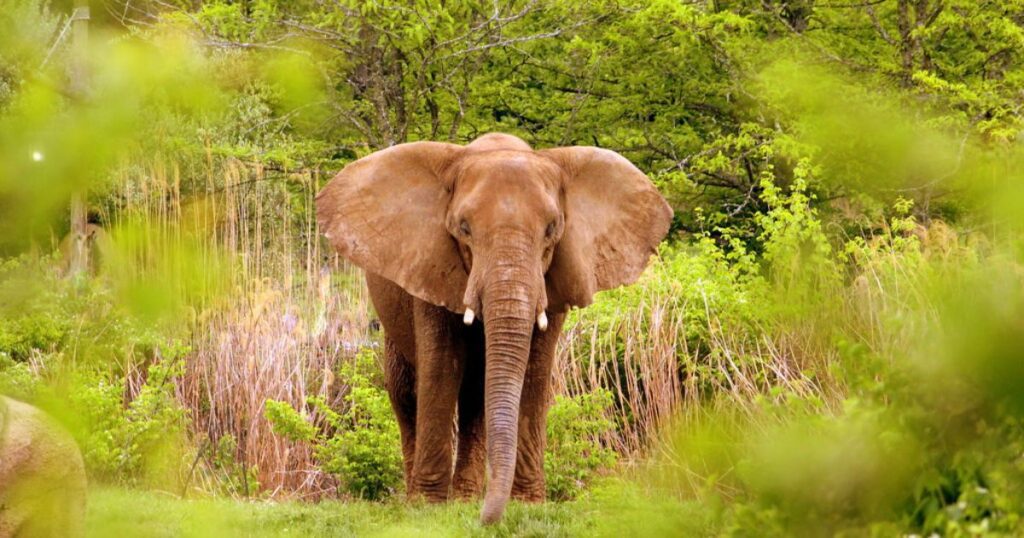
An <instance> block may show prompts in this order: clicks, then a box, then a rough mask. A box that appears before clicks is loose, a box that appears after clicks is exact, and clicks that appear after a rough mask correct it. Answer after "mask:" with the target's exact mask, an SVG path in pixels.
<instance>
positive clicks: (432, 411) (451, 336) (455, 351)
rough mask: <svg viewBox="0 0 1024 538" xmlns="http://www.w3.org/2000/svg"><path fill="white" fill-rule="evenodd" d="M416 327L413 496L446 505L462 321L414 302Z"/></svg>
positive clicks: (461, 362) (462, 350) (461, 352)
mask: <svg viewBox="0 0 1024 538" xmlns="http://www.w3.org/2000/svg"><path fill="white" fill-rule="evenodd" d="M414 315H415V321H416V404H417V405H416V448H415V450H416V455H415V462H414V464H413V471H412V475H413V477H412V485H413V490H414V491H412V493H413V495H422V496H423V497H425V498H426V499H427V500H428V501H432V502H437V501H444V500H447V499H448V495H449V486H450V484H451V479H452V438H453V433H454V432H453V429H452V427H453V419H454V416H455V402H456V400H457V399H458V395H459V385H460V384H461V382H462V371H463V365H464V362H465V361H464V355H465V345H464V343H463V342H462V341H461V340H460V338H461V334H460V331H459V329H460V327H461V323H462V322H461V320H460V319H458V318H457V317H456V316H455V315H454V314H451V313H450V312H448V311H447V310H445V309H444V308H441V307H437V306H434V305H431V304H428V303H425V302H423V301H420V300H417V301H416V304H415V306H414Z"/></svg>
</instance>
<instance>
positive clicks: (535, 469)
mask: <svg viewBox="0 0 1024 538" xmlns="http://www.w3.org/2000/svg"><path fill="white" fill-rule="evenodd" d="M316 204H317V220H318V222H319V224H320V228H321V230H322V231H323V232H324V234H325V235H326V237H327V238H328V240H329V241H330V242H331V244H332V245H333V246H334V248H335V249H337V250H338V251H339V252H340V254H341V255H342V256H344V257H345V258H347V259H348V260H350V261H351V262H352V263H354V264H356V265H357V266H359V267H361V268H363V269H364V270H365V271H366V282H367V286H368V288H369V291H370V298H371V300H372V302H373V305H374V307H375V308H376V310H377V314H378V316H379V317H380V320H381V323H382V325H383V327H384V332H385V348H384V349H385V361H384V363H385V380H386V384H387V389H388V392H389V394H390V398H391V403H392V407H393V408H394V411H395V414H396V415H397V418H398V423H399V426H400V430H401V436H402V451H403V457H404V461H405V477H406V485H407V489H408V491H409V492H410V493H411V494H413V495H422V496H423V497H426V499H427V500H430V501H441V500H445V499H447V498H448V497H449V496H450V495H452V494H454V495H455V496H456V497H460V498H467V497H475V496H477V495H479V494H480V493H481V490H482V489H483V486H484V471H485V461H486V462H487V463H489V469H490V472H489V475H488V480H487V491H486V496H485V499H484V505H483V510H482V512H481V516H480V517H481V521H482V522H483V523H485V524H486V523H491V522H494V521H497V520H498V519H499V518H500V517H501V515H502V512H503V511H504V509H505V505H506V503H507V502H508V499H509V497H510V495H511V496H512V497H515V498H518V499H522V500H527V501H543V500H544V497H545V487H544V464H543V458H544V445H545V442H546V431H545V421H546V414H547V406H548V401H549V391H550V378H551V368H552V362H553V357H554V351H555V344H556V342H557V340H558V337H559V334H560V333H561V330H562V323H563V322H564V320H565V312H566V311H567V310H568V309H569V308H570V307H573V306H579V307H583V306H586V305H588V304H590V302H591V300H592V296H593V294H594V293H595V292H597V291H599V290H603V289H609V288H614V287H616V286H619V285H622V284H627V283H630V282H632V281H634V280H635V279H636V278H637V277H638V276H639V275H640V273H641V272H642V271H643V269H644V267H645V266H646V264H647V262H648V259H649V258H650V256H651V254H652V253H654V252H655V249H656V247H657V245H658V243H659V242H660V241H661V240H662V238H664V237H665V235H666V233H667V232H668V227H669V221H670V220H671V217H672V210H671V208H670V207H669V205H668V203H666V202H665V200H664V199H663V198H662V197H661V195H660V194H659V193H658V191H657V190H656V189H655V188H654V186H653V185H652V184H651V182H650V180H649V179H648V178H647V177H646V176H645V175H644V174H643V173H642V172H641V171H640V170H638V169H637V168H636V167H635V166H633V165H632V164H631V163H630V162H629V161H628V160H626V159H625V158H623V157H622V156H620V155H619V154H617V153H615V152H613V151H609V150H604V149H599V148H594V147H564V148H555V149H548V150H540V151H534V150H533V149H532V148H531V147H530V146H529V145H528V144H527V143H526V142H524V141H523V140H520V139H519V138H516V137H514V136H510V135H505V134H488V135H485V136H482V137H480V138H478V139H476V140H475V141H473V142H472V143H470V144H469V145H467V146H459V145H455V144H447V143H440V142H413V143H407V144H400V145H397V146H394V147H391V148H388V149H384V150H381V151H378V152H376V153H373V154H371V155H369V156H367V157H364V158H362V159H359V160H357V161H355V162H353V163H351V164H349V165H348V166H346V167H345V168H344V169H343V170H342V171H341V172H340V173H339V174H338V175H337V176H335V177H334V179H333V180H331V181H330V182H329V183H328V184H327V185H326V186H325V187H324V188H323V190H322V191H321V192H320V193H319V194H318V195H317V200H316ZM478 313H480V314H482V316H480V317H478ZM456 412H457V413H458V416H457V419H456V424H457V434H453V427H452V424H453V418H454V417H455V414H456ZM453 438H457V445H456V454H455V456H454V458H455V462H454V470H453V467H452V458H453V454H452V442H453V440H454V439H453ZM485 445H486V446H485Z"/></svg>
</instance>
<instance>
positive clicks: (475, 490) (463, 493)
mask: <svg viewBox="0 0 1024 538" xmlns="http://www.w3.org/2000/svg"><path fill="white" fill-rule="evenodd" d="M452 489H453V494H454V496H455V498H456V499H459V500H472V499H477V498H479V497H480V496H481V495H483V492H484V484H483V481H482V480H480V481H477V480H473V479H469V478H464V477H456V479H455V485H454V487H453V488H452Z"/></svg>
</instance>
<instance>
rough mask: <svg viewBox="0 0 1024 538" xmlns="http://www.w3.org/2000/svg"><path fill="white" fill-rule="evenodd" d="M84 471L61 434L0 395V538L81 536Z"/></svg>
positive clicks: (40, 417)
mask: <svg viewBox="0 0 1024 538" xmlns="http://www.w3.org/2000/svg"><path fill="white" fill-rule="evenodd" d="M85 488H86V480H85V467H84V465H83V464H82V455H81V454H80V453H79V451H78V447H77V446H76V445H75V441H74V440H73V439H72V438H71V436H70V435H69V434H68V432H67V431H65V430H64V429H63V428H61V427H60V426H58V425H57V424H56V423H55V422H54V421H53V419H51V418H50V417H48V416H47V415H46V414H44V413H43V412H42V411H40V410H38V409H36V408H34V407H32V406H30V405H28V404H26V403H23V402H19V401H17V400H12V399H10V398H7V397H5V396H0V538H8V537H17V538H36V537H46V538H49V537H53V538H57V537H61V538H63V537H75V536H82V535H83V534H84V520H85V496H86V491H85Z"/></svg>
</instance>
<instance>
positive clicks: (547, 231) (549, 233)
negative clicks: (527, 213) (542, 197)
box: [544, 221, 555, 239]
mask: <svg viewBox="0 0 1024 538" xmlns="http://www.w3.org/2000/svg"><path fill="white" fill-rule="evenodd" d="M554 234H555V221H551V222H549V223H548V227H547V228H546V229H545V230H544V237H547V238H548V239H550V238H551V236H552V235H554Z"/></svg>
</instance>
